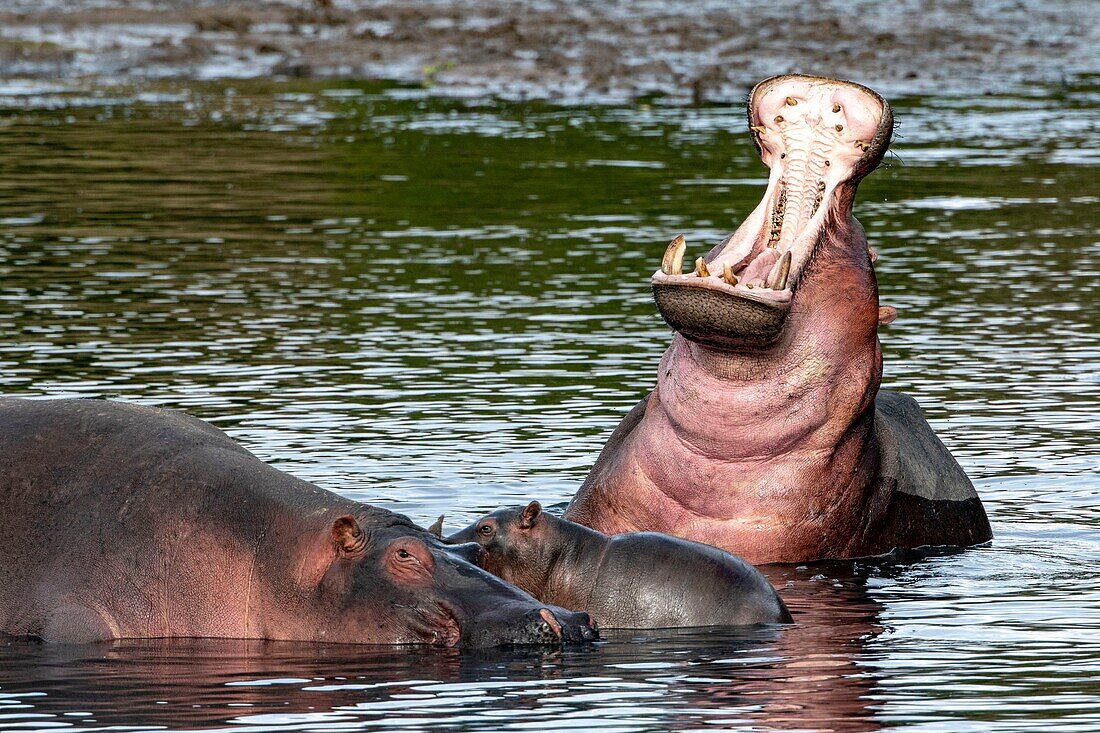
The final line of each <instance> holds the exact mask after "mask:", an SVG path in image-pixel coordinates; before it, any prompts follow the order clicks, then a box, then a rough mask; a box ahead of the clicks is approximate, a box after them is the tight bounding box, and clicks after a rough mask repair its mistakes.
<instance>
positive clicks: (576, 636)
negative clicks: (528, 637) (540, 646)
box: [534, 608, 600, 641]
mask: <svg viewBox="0 0 1100 733" xmlns="http://www.w3.org/2000/svg"><path fill="white" fill-rule="evenodd" d="M559 613H560V611H559ZM565 616H566V618H567V621H566V623H565V624H563V623H562V622H561V621H559V620H558V617H557V616H555V615H554V612H553V611H551V610H550V609H549V608H542V609H540V610H539V614H538V619H539V620H538V621H536V629H535V630H534V631H535V635H536V637H541V638H542V639H543V640H551V641H595V640H596V639H598V638H599V636H600V634H599V632H598V631H597V630H596V625H595V624H594V623H592V619H591V618H589V616H588V614H587V613H584V612H583V611H580V612H569V613H567V614H565ZM551 635H552V636H551Z"/></svg>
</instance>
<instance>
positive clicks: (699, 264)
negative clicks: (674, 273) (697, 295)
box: [695, 257, 710, 277]
mask: <svg viewBox="0 0 1100 733" xmlns="http://www.w3.org/2000/svg"><path fill="white" fill-rule="evenodd" d="M695 274H696V275H697V276H699V277H710V270H708V269H707V263H706V261H705V260H704V259H703V258H702V257H700V258H699V259H697V260H695Z"/></svg>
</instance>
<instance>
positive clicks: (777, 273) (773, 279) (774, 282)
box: [764, 250, 791, 290]
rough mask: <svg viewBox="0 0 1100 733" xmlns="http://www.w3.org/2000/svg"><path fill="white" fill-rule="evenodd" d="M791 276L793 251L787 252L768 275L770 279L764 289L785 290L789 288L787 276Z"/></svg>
mask: <svg viewBox="0 0 1100 733" xmlns="http://www.w3.org/2000/svg"><path fill="white" fill-rule="evenodd" d="M790 274H791V251H790V250H787V251H786V252H784V253H783V256H782V257H780V258H779V261H778V262H776V263H775V267H773V268H772V271H771V272H770V273H769V274H768V279H767V281H766V282H765V283H764V287H766V288H771V289H772V290H783V289H784V288H786V287H787V276H788V275H790Z"/></svg>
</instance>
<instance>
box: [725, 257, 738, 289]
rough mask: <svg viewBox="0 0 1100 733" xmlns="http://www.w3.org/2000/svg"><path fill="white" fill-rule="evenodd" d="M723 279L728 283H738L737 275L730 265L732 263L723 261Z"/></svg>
mask: <svg viewBox="0 0 1100 733" xmlns="http://www.w3.org/2000/svg"><path fill="white" fill-rule="evenodd" d="M722 279H723V280H725V281H726V284H727V285H736V284H737V276H736V275H734V274H733V268H732V267H730V263H728V262H724V263H722Z"/></svg>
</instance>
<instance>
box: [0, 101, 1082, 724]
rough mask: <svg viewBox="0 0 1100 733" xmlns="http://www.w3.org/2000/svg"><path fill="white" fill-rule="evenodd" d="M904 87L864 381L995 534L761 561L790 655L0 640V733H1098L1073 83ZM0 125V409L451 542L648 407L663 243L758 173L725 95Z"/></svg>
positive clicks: (224, 105) (671, 638)
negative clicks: (108, 431)
mask: <svg viewBox="0 0 1100 733" xmlns="http://www.w3.org/2000/svg"><path fill="white" fill-rule="evenodd" d="M894 101H895V108H896V114H897V117H898V118H899V120H900V123H901V127H900V129H899V135H898V139H897V142H896V144H895V146H894V151H895V153H896V156H894V157H892V158H891V159H890V161H889V166H888V167H887V168H885V169H883V170H880V171H879V172H877V173H875V174H874V175H873V176H872V177H871V178H870V179H868V180H867V181H866V182H865V183H864V185H863V186H862V188H861V196H860V200H859V202H858V204H857V214H858V215H859V216H860V219H861V220H862V222H863V224H864V226H865V227H866V228H867V230H868V234H869V236H870V238H871V241H872V244H873V245H874V246H875V248H876V249H877V250H878V252H879V254H880V260H879V263H878V273H879V280H880V285H881V289H882V293H883V302H884V303H888V304H891V305H895V306H897V307H898V308H899V310H900V312H901V315H900V317H899V319H898V321H897V322H895V323H894V324H893V325H891V326H889V327H886V328H885V329H883V333H882V338H883V344H884V351H885V357H886V375H885V380H884V381H885V384H886V385H887V386H890V387H894V388H898V389H902V390H904V391H906V392H908V393H910V394H912V395H913V396H915V397H916V398H917V399H918V400H919V401H920V402H921V403H922V405H923V406H924V408H925V410H926V411H927V413H928V415H929V417H930V420H931V422H932V424H933V426H934V427H935V428H936V430H937V432H938V434H939V435H940V437H941V438H942V439H943V440H944V441H945V442H946V443H947V444H948V446H949V447H950V448H951V449H952V451H953V452H954V454H955V455H956V457H958V459H959V460H960V461H961V462H962V464H963V465H964V467H965V468H966V469H967V471H968V473H969V474H970V476H971V477H972V478H973V479H974V481H975V483H976V484H977V486H978V489H979V492H980V493H981V495H982V497H983V499H984V500H985V504H986V508H987V510H988V511H989V513H990V518H991V520H992V523H993V530H994V533H995V535H996V539H995V540H994V542H993V543H992V545H991V546H988V547H982V548H976V549H971V550H968V551H965V552H961V553H955V554H946V555H938V556H931V557H923V558H917V557H910V558H896V559H893V560H881V561H876V562H860V563H831V564H822V565H815V566H798V567H781V568H772V569H769V570H768V572H769V575H770V577H771V578H772V580H773V582H774V583H775V584H776V585H777V587H779V589H780V591H781V593H782V594H783V596H784V598H785V599H787V601H788V603H789V605H790V606H791V608H792V610H793V611H794V613H795V615H796V620H797V622H798V623H797V625H796V626H794V627H793V628H790V629H787V630H780V631H777V630H764V631H760V630H757V631H719V630H713V631H685V632H678V633H660V634H648V635H638V636H634V635H617V636H614V637H611V638H609V639H608V640H607V641H606V642H601V643H600V644H598V645H596V646H594V647H591V648H578V649H567V650H564V651H547V650H541V651H535V650H513V651H506V650H498V651H492V652H482V653H478V654H460V653H454V652H447V651H436V650H410V649H380V650H370V649H360V648H341V647H313V646H301V645H293V644H261V643H244V642H241V643H235V642H231V643H227V642H217V643H215V642H182V641H181V642H147V643H134V642H123V643H119V644H117V645H114V646H110V647H105V648H93V649H57V648H42V647H39V646H35V645H29V644H12V645H8V646H6V647H0V730H4V731H7V730H13V731H16V730H20V731H21V730H35V729H43V730H46V729H50V730H52V729H68V730H74V731H76V730H106V729H108V728H111V729H114V730H119V729H130V730H134V729H145V728H154V727H155V728H158V729H163V728H168V729H171V730H196V729H204V730H205V729H214V730H235V731H261V730H262V731H289V730H296V731H309V730H357V729H372V728H379V727H385V728H386V729H387V730H417V729H423V728H426V727H429V726H431V727H433V728H447V729H452V730H491V731H497V730H529V729H539V728H557V729H561V728H575V729H586V728H593V727H598V728H600V729H603V730H607V731H617V730H663V729H674V730H689V729H710V730H716V729H722V728H740V729H759V730H765V729H783V730H821V729H831V730H853V731H854V730H874V729H887V728H904V729H907V730H912V731H963V730H973V731H987V730H998V731H1000V730H1025V729H1032V730H1044V731H1049V730H1062V731H1085V730H1096V729H1098V728H1100V633H1098V632H1100V574H1098V573H1097V571H1096V569H1095V567H1096V564H1097V563H1098V562H1100V540H1098V539H1097V526H1098V524H1100V476H1098V466H1100V449H1098V445H1097V443H1098V441H1097V438H1096V436H1097V435H1098V434H1100V410H1098V403H1100V375H1098V371H1097V363H1098V359H1100V343H1098V338H1097V333H1098V330H1100V329H1098V321H1100V316H1098V315H1097V312H1098V309H1097V289H1098V286H1097V275H1098V274H1100V243H1098V236H1097V232H1098V226H1100V219H1098V217H1097V214H1096V213H1095V212H1096V210H1097V203H1100V190H1098V188H1097V185H1096V181H1097V180H1098V173H1100V158H1098V157H1097V153H1096V151H1097V150H1098V149H1100V128H1098V126H1097V124H1096V115H1095V110H1096V106H1097V102H1098V101H1100V88H1098V87H1096V86H1094V85H1089V84H1085V83H1082V84H1079V85H1077V86H1072V87H1064V86H1063V87H1050V88H1044V87H1040V88H1032V89H1029V90H1026V91H1021V92H1016V93H1013V94H1003V95H992V96H980V97H967V96H959V95H955V96H947V97H939V98H932V97H928V98H915V97H914V98H904V99H897V100H894ZM0 131H2V132H0V135H2V137H0V140H2V141H3V146H2V147H0V392H3V393H5V394H16V395H44V396H45V395H48V396H54V397H58V396H75V395H80V396H97V397H110V398H117V399H124V400H129V401H133V402H139V403H143V404H149V405H160V406H167V407H176V408H181V409H185V410H188V411H189V412H191V413H193V414H195V415H197V416H199V417H202V418H204V419H206V420H209V421H211V422H213V423H214V424H216V425H217V426H219V427H221V428H222V429H224V430H226V431H227V432H229V433H230V434H231V435H233V436H234V437H235V438H237V439H238V440H240V441H241V442H242V443H243V444H244V445H245V446H246V447H248V448H249V449H250V450H252V451H253V452H255V453H256V454H257V455H259V456H260V457H261V458H263V459H264V460H266V461H269V462H270V463H272V464H274V465H275V466H277V467H279V468H281V469H283V470H286V471H289V472H291V473H294V474H296V475H299V476H301V477H303V478H306V479H309V480H311V481H314V482H316V483H318V484H320V485H322V486H324V487H326V488H329V489H332V490H335V491H338V492H340V493H342V494H345V495H347V496H350V497H353V498H355V499H359V500H363V501H367V502H372V503H376V504H380V505H383V506H385V507H387V508H390V509H394V510H396V511H399V512H403V513H406V514H408V515H410V516H412V517H413V518H414V519H416V520H418V521H420V522H422V523H424V524H427V523H428V522H430V521H431V520H432V519H434V517H435V516H436V515H438V514H440V513H446V515H447V524H448V527H452V528H453V527H457V526H459V525H461V524H464V523H466V522H468V521H470V520H471V519H473V518H474V517H475V516H477V515H479V514H480V513H481V512H483V511H485V510H488V509H491V508H494V507H496V506H498V505H502V504H509V503H518V502H519V501H521V500H523V501H526V500H529V499H532V498H537V499H540V500H541V501H543V503H544V504H547V505H549V506H551V507H554V508H561V507H562V506H564V503H565V502H566V501H568V499H569V497H570V496H571V495H572V493H573V491H574V490H575V488H576V487H577V486H578V485H579V484H580V482H581V480H582V479H583V477H584V475H585V473H586V470H587V468H588V467H589V466H590V465H591V463H592V462H593V460H594V459H595V456H596V453H597V452H598V450H599V448H600V447H601V445H602V444H603V441H604V440H605V439H606V436H607V434H608V433H609V431H610V430H611V428H612V427H613V426H614V425H615V424H616V423H617V422H618V420H619V419H620V418H621V416H622V415H623V414H624V413H625V412H626V410H627V409H628V408H629V407H630V406H631V405H633V404H634V402H636V401H637V400H638V399H639V398H640V397H641V396H643V395H644V394H645V393H646V392H647V391H648V390H649V389H650V388H651V387H652V384H653V382H654V379H655V369H656V364H657V360H658V358H659V356H660V354H661V352H662V350H663V349H664V347H665V346H666V345H667V343H668V338H669V333H668V331H667V329H666V328H665V326H664V325H663V323H662V322H661V321H660V319H659V317H658V316H657V315H656V311H655V308H654V307H653V304H652V302H651V299H650V295H649V285H648V276H649V274H650V273H651V272H652V271H653V270H654V269H655V268H656V266H657V263H658V261H659V258H660V255H661V253H662V252H663V249H664V245H665V244H666V243H667V241H668V240H669V239H670V238H671V236H672V235H674V234H676V233H678V232H684V233H685V234H686V235H687V238H688V242H689V256H692V257H694V256H696V255H698V254H702V253H703V252H704V251H705V250H706V249H708V248H709V246H710V244H711V243H713V241H715V240H716V239H718V238H720V237H721V236H722V235H724V234H725V233H726V232H728V231H729V230H730V229H731V228H732V227H733V226H734V225H735V223H736V222H737V221H738V220H739V218H740V217H741V216H744V215H745V214H747V213H748V212H749V211H750V210H751V208H752V207H753V206H754V205H755V203H756V202H757V200H758V198H759V196H760V194H761V192H762V191H763V186H764V168H763V167H762V166H761V164H760V163H759V162H758V161H757V160H756V159H755V157H754V156H753V153H752V150H751V148H750V144H749V140H748V137H747V135H746V134H745V132H744V121H743V111H742V110H741V109H737V108H728V107H714V108H700V109H685V108H665V107H661V106H659V105H653V106H647V105H643V104H637V105H633V106H630V107H622V108H558V107H549V106H542V105H536V104H530V105H515V104H492V103H484V102H469V101H446V100H439V99H429V98H426V97H425V96H424V95H423V93H422V92H420V91H418V90H413V89H407V88H401V87H394V86H384V85H367V84H352V83H349V82H341V81H331V82H325V83H317V82H294V83H282V84H265V83H261V82H249V83H231V84H226V83H220V84H210V85H205V86H202V85H200V86H194V85H190V86H172V85H164V86H146V87H141V88H139V89H128V88H120V89H107V90H103V89H99V90H97V89H94V88H89V89H84V88H76V87H68V86H63V85H48V86H47V85H45V84H38V83H37V82H32V83H24V84H20V85H16V84H9V85H6V86H0ZM692 253H695V254H692Z"/></svg>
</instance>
